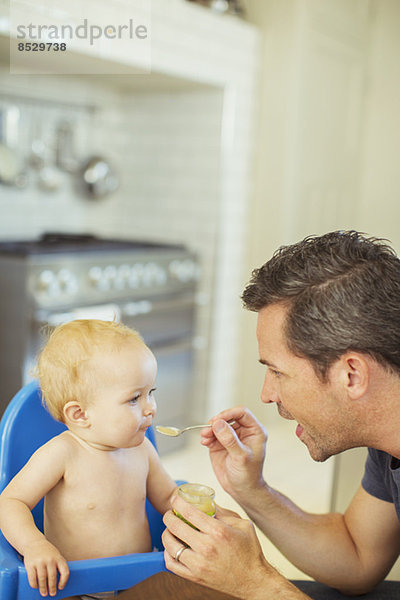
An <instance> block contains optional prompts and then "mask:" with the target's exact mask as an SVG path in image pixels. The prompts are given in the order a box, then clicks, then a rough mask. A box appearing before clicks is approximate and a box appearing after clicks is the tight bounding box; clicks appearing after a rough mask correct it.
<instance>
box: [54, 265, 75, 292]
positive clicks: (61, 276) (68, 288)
mask: <svg viewBox="0 0 400 600" xmlns="http://www.w3.org/2000/svg"><path fill="white" fill-rule="evenodd" d="M57 280H58V283H59V285H60V288H61V290H62V291H64V292H66V293H67V294H70V295H71V296H72V295H74V294H76V292H77V291H78V282H77V279H76V277H75V275H74V274H73V273H71V271H68V269H60V270H59V271H58V273H57Z"/></svg>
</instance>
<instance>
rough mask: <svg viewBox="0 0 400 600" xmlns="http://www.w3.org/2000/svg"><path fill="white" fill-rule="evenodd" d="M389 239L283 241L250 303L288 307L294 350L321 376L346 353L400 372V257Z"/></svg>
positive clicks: (258, 276) (342, 236) (354, 235)
mask: <svg viewBox="0 0 400 600" xmlns="http://www.w3.org/2000/svg"><path fill="white" fill-rule="evenodd" d="M386 242H387V240H382V239H378V238H372V237H366V236H365V235H364V234H361V233H358V232H357V231H334V232H331V233H327V234H325V235H322V236H319V237H316V236H310V237H307V238H305V239H304V240H302V241H301V242H298V243H297V244H293V245H291V246H282V247H281V248H280V249H279V250H277V251H276V252H275V254H274V255H273V257H272V258H271V259H270V260H269V261H268V262H266V263H265V264H264V265H263V266H262V267H261V268H259V269H255V270H254V271H253V273H252V278H251V280H250V283H249V284H248V285H247V286H246V288H245V290H244V292H243V295H242V300H243V303H244V306H245V308H247V309H249V310H252V311H255V312H258V311H259V310H261V309H262V308H264V307H265V306H268V305H270V304H276V303H285V304H287V306H288V314H287V318H286V324H285V336H286V342H287V345H288V348H289V349H290V350H291V351H292V352H293V353H294V354H296V355H297V356H301V357H304V358H307V359H308V360H309V361H310V362H311V364H312V365H313V367H314V369H315V371H316V373H317V374H318V376H319V377H320V378H321V379H322V380H326V377H327V373H328V370H329V367H330V366H331V365H332V364H333V363H334V362H335V361H336V360H337V359H338V358H339V357H340V356H341V355H342V354H344V353H345V352H346V351H347V350H356V351H358V352H362V353H364V354H368V355H370V356H371V357H373V358H374V359H375V360H376V361H378V362H379V363H381V364H382V365H383V366H385V368H387V369H389V370H391V371H396V372H397V373H399V374H400V260H399V258H398V257H397V256H396V254H395V252H394V250H393V249H392V248H391V247H390V246H389V245H388V244H387V243H386Z"/></svg>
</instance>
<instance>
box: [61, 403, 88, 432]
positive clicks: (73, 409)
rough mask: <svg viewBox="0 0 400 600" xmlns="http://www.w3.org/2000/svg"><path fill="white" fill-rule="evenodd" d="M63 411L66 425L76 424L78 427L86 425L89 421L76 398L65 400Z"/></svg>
mask: <svg viewBox="0 0 400 600" xmlns="http://www.w3.org/2000/svg"><path fill="white" fill-rule="evenodd" d="M63 413H64V417H65V423H66V425H68V424H73V425H78V426H79V427H88V425H89V422H88V418H87V415H86V412H85V411H84V410H83V408H82V407H81V405H80V404H79V402H77V401H76V400H71V401H70V402H67V404H66V405H65V406H64V409H63Z"/></svg>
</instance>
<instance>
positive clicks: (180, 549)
mask: <svg viewBox="0 0 400 600" xmlns="http://www.w3.org/2000/svg"><path fill="white" fill-rule="evenodd" d="M188 547H189V546H186V544H184V545H183V546H181V547H180V548H178V550H177V551H176V552H175V556H174V560H176V562H179V558H180V556H181V554H182V552H183V551H184V550H187V549H188Z"/></svg>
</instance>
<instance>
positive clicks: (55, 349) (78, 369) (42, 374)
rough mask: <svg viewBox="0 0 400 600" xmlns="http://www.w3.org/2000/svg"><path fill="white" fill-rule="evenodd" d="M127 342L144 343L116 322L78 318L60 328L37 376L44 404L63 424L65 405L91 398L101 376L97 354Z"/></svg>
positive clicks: (44, 353)
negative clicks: (99, 374) (95, 364)
mask: <svg viewBox="0 0 400 600" xmlns="http://www.w3.org/2000/svg"><path fill="white" fill-rule="evenodd" d="M126 342H134V343H136V344H137V343H141V344H143V343H144V342H143V339H142V337H141V336H140V334H139V333H138V332H137V331H135V330H133V329H130V328H129V327H126V326H125V325H122V323H118V322H116V321H100V320H97V319H78V320H76V321H70V322H69V323H65V324H64V325H59V326H58V327H56V328H55V329H54V330H53V332H52V333H51V335H50V337H49V338H48V340H47V343H46V345H45V346H44V348H43V350H42V351H41V353H40V355H39V360H38V368H37V372H38V376H39V382H40V387H41V390H42V395H43V401H44V403H45V405H46V406H47V409H48V410H49V412H50V413H51V414H52V416H53V417H54V418H55V419H57V420H58V421H61V422H64V421H65V419H64V412H63V409H64V406H65V405H66V404H67V402H70V401H71V400H77V401H78V402H80V403H81V404H82V405H83V406H85V405H86V404H87V402H88V401H89V399H90V395H91V392H92V390H93V389H94V386H95V383H96V380H97V377H98V373H96V372H95V368H94V365H93V362H91V359H93V357H94V356H95V355H96V353H101V352H110V351H112V352H113V351H118V349H119V348H120V347H121V346H123V345H124V344H125V343H126Z"/></svg>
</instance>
